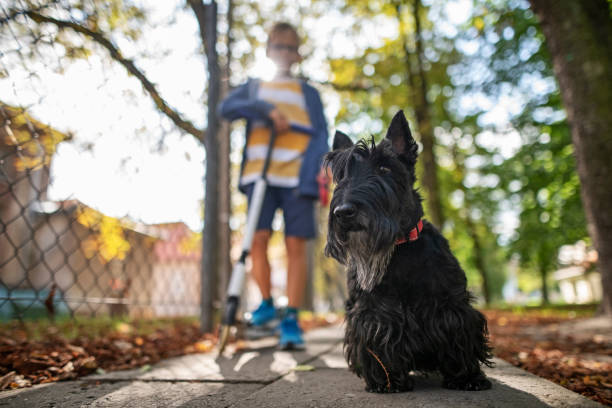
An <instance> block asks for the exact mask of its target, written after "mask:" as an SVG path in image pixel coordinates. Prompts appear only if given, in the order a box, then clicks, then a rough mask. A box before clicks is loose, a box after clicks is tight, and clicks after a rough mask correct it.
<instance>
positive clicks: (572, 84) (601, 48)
mask: <svg viewBox="0 0 612 408" xmlns="http://www.w3.org/2000/svg"><path fill="white" fill-rule="evenodd" d="M531 4H532V7H533V9H534V11H535V13H536V14H537V16H538V18H539V20H540V24H541V27H542V31H543V33H544V36H545V37H546V42H547V45H548V49H549V50H550V53H551V55H552V61H553V68H554V71H555V75H556V77H557V79H558V80H559V87H560V89H561V96H562V99H563V105H564V106H565V109H566V111H567V117H568V121H569V124H570V127H571V130H572V140H573V144H574V149H575V154H576V161H577V165H578V175H579V177H580V183H581V196H582V202H583V205H584V210H585V215H586V218H587V220H588V224H589V225H588V227H589V234H590V235H591V238H592V239H593V244H594V245H595V249H597V252H598V254H599V262H598V263H599V265H598V266H599V271H600V273H601V277H602V286H603V299H602V303H601V307H600V311H601V312H603V313H605V314H608V315H612V205H611V203H612V188H611V184H610V183H611V182H612V159H611V158H612V114H611V112H612V75H611V73H612V46H611V43H612V19H611V18H610V5H609V2H608V1H606V0H588V1H555V0H531ZM570 17H571V18H570Z"/></svg>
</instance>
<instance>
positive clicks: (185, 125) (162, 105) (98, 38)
mask: <svg viewBox="0 0 612 408" xmlns="http://www.w3.org/2000/svg"><path fill="white" fill-rule="evenodd" d="M24 14H25V15H26V16H28V17H30V18H31V19H32V20H34V21H36V22H37V23H39V24H40V23H49V24H53V25H55V26H56V27H58V28H59V29H66V28H69V29H72V30H74V31H76V32H78V33H80V34H83V35H85V36H87V37H89V38H91V39H92V40H94V41H95V42H96V43H98V44H100V45H101V46H103V47H104V48H106V49H107V50H108V52H109V53H110V55H111V57H112V58H113V59H114V60H115V61H117V62H118V63H120V64H121V65H123V67H124V68H125V69H127V71H128V72H129V73H130V74H132V75H134V76H135V77H136V78H137V79H138V80H139V81H140V83H141V84H142V86H143V87H144V89H145V90H146V91H147V92H148V93H149V95H150V96H151V98H152V99H153V102H154V103H155V106H157V109H159V110H160V111H161V112H163V113H164V114H165V115H166V116H167V117H168V118H170V120H171V121H172V122H174V124H175V125H176V126H178V127H179V128H181V129H183V130H184V131H185V132H187V133H189V134H190V135H192V136H194V137H195V138H196V139H198V140H199V141H203V140H204V130H202V129H198V128H196V127H195V126H194V125H193V123H191V122H190V121H188V120H185V119H183V118H182V117H181V115H180V114H179V113H178V112H177V111H175V110H174V109H172V108H171V107H170V106H168V104H167V103H166V101H165V100H164V99H163V98H162V97H161V96H160V95H159V92H157V89H155V85H154V84H153V83H152V82H151V81H149V79H148V78H147V77H146V76H145V75H144V74H143V73H142V72H141V71H140V70H139V69H138V68H137V67H136V65H134V63H133V62H132V61H131V60H129V59H127V58H125V57H124V56H123V55H122V54H121V51H119V49H118V48H117V47H115V45H114V44H113V43H112V42H111V41H110V40H108V39H107V38H106V37H104V35H102V34H100V33H97V32H95V31H92V30H90V29H88V28H87V27H83V26H82V25H80V24H77V23H74V22H71V21H64V20H58V19H55V18H53V17H48V16H44V15H42V14H40V13H37V12H36V11H32V10H29V11H26V12H24Z"/></svg>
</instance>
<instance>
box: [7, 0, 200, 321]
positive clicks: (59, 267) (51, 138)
mask: <svg viewBox="0 0 612 408" xmlns="http://www.w3.org/2000/svg"><path fill="white" fill-rule="evenodd" d="M86 3H87V2H86ZM37 4H38V7H37ZM62 4H63V3H62V2H58V1H49V2H46V3H44V4H42V3H36V2H34V3H32V2H29V1H25V0H24V1H21V0H16V1H10V2H5V3H3V4H0V320H9V319H24V318H33V317H41V316H45V317H55V316H61V315H68V316H73V315H87V316H97V315H109V314H110V315H129V316H132V317H168V316H186V315H198V314H199V311H200V305H199V300H200V258H201V249H200V248H201V238H200V235H199V234H197V233H196V232H194V231H193V230H192V229H190V228H189V227H188V226H187V223H186V222H184V221H178V222H172V223H163V224H159V223H144V222H140V221H136V220H137V219H139V218H138V216H136V217H130V216H124V217H116V216H109V215H107V214H105V213H104V212H103V211H102V210H100V209H99V208H95V207H96V206H95V205H93V206H92V205H86V204H84V203H83V202H81V201H80V200H79V197H80V195H79V192H78V191H76V188H75V191H69V190H67V189H66V185H69V184H70V183H67V182H65V180H62V177H64V176H61V175H60V176H58V175H57V174H56V172H54V171H53V169H54V163H55V162H56V161H57V159H58V150H59V149H61V146H62V145H65V144H71V145H72V146H73V148H72V151H74V152H76V153H75V154H77V155H78V154H81V155H82V154H83V152H84V151H85V150H87V145H90V147H89V150H90V151H89V153H90V154H91V155H92V158H94V157H93V156H94V155H93V153H91V150H92V149H91V146H93V145H95V144H96V143H98V142H101V141H105V140H108V138H109V137H110V136H113V134H114V133H118V132H116V129H117V128H120V127H121V126H122V125H123V124H124V123H122V122H125V116H124V117H121V116H120V113H121V112H119V113H118V110H116V109H115V110H109V111H107V112H104V111H102V110H101V111H100V112H96V113H97V116H98V117H103V118H104V120H105V122H107V123H109V124H110V125H113V124H114V126H115V128H114V129H113V128H112V127H109V128H107V129H110V130H106V129H105V130H97V131H98V134H97V135H96V136H95V137H87V136H84V135H83V134H79V133H78V132H80V131H81V130H82V129H83V125H82V123H83V119H82V118H79V116H82V111H83V110H82V109H81V110H79V109H78V105H79V104H80V103H81V104H82V102H81V101H82V100H84V99H80V98H85V97H86V92H88V91H86V90H85V89H84V88H85V86H84V85H83V84H87V85H88V86H89V85H90V84H94V83H96V84H94V85H91V88H92V89H93V91H91V94H90V97H89V100H92V99H96V98H98V97H100V98H102V95H103V94H117V93H122V95H120V97H122V98H123V99H124V101H123V104H124V105H127V103H126V102H125V99H127V100H128V103H129V99H130V98H132V99H134V98H136V96H137V94H135V92H134V91H133V90H130V89H126V86H125V84H126V83H127V84H128V85H130V83H129V82H126V81H125V80H121V79H116V77H117V75H116V73H115V71H114V70H113V69H112V67H110V65H109V63H108V61H106V62H105V61H100V60H97V59H96V58H95V57H94V58H92V59H91V60H90V59H89V58H87V57H85V58H84V56H85V55H86V54H87V53H88V52H89V53H91V52H94V51H96V48H95V47H96V46H95V44H88V43H84V42H83V39H82V38H79V36H78V35H75V34H74V33H70V32H60V31H58V30H57V29H53V28H45V27H41V26H40V25H38V24H36V23H35V22H34V21H33V20H31V19H29V18H28V17H27V16H26V15H25V13H24V12H22V11H20V10H26V9H34V10H39V11H40V10H44V11H46V12H49V13H51V14H52V15H56V16H60V17H61V18H65V19H67V20H71V19H72V18H73V16H71V15H70V13H69V12H67V11H66V10H67V9H68V8H64V7H63V6H62ZM70 4H72V3H70ZM83 7H84V9H85V7H89V8H91V9H92V13H104V12H105V10H102V9H99V8H98V7H106V6H103V3H95V2H91V3H90V4H89V3H88V4H87V5H83ZM75 44H76V45H75ZM79 50H80V52H82V53H83V55H78V52H79ZM98 51H100V50H98ZM100 54H101V55H103V52H100ZM79 66H80V70H76V69H73V68H74V67H79ZM109 67H110V68H109ZM77 74H78V75H81V76H82V77H80V78H77V77H75V75H77ZM71 76H72V78H74V79H73V80H72V83H71ZM121 81H123V82H121ZM117 83H120V84H117ZM130 86H131V88H132V89H136V90H138V86H139V85H138V84H133V83H132V84H131V85H130ZM122 88H123V89H122ZM118 90H119V91H118ZM141 99H142V97H141ZM116 100H118V99H116ZM114 103H115V102H114V101H111V102H110V104H111V105H112V104H114ZM152 106H153V105H152V104H151V107H148V112H144V111H142V115H141V116H143V117H145V116H146V117H147V119H148V120H149V121H150V118H151V111H152V112H153V117H154V118H155V115H157V118H158V120H159V122H160V124H161V122H162V118H161V115H159V113H156V112H155V110H154V108H152ZM50 112H52V113H50ZM41 113H42V114H41ZM147 115H148V116H147ZM41 116H42V117H44V119H43V118H42V117H41ZM132 116H137V115H132ZM91 117H94V116H93V115H92V116H91ZM48 122H51V123H54V124H55V123H60V124H61V125H60V127H61V128H62V129H65V128H68V129H75V134H70V133H68V132H66V131H63V130H62V131H60V130H58V129H56V128H54V127H53V126H51V125H50V124H49V123H48ZM156 127H157V128H159V129H162V130H161V131H158V132H163V129H164V128H165V129H166V131H167V129H171V125H168V124H165V125H163V124H162V125H160V126H156ZM145 132H147V130H146V129H145V130H143V131H142V133H145ZM124 133H127V132H124ZM134 133H136V132H134ZM164 136H165V135H164V134H162V135H161V136H159V133H158V134H153V136H150V137H149V139H148V140H147V141H146V143H149V144H152V145H155V143H156V141H161V142H160V143H161V144H163V141H164ZM96 137H97V139H96ZM143 144H144V143H143ZM83 146H85V147H83ZM166 148H167V146H166ZM121 154H124V155H125V156H126V157H127V158H125V159H124V161H127V160H129V159H132V160H136V159H138V158H134V157H133V155H132V157H130V156H129V155H130V153H129V152H128V153H125V152H121V151H120V149H117V152H116V154H115V157H119V156H121ZM61 159H62V160H60V161H63V163H64V164H66V162H67V161H69V158H67V157H63V158H61ZM118 161H119V160H118ZM197 165H199V166H200V167H201V165H202V163H201V161H200V162H199V163H197ZM64 167H67V166H66V165H64ZM68 167H70V166H68ZM92 167H93V166H92ZM91 170H92V169H91V168H87V167H86V166H82V165H81V166H77V165H72V170H70V171H71V172H72V173H80V176H82V177H81V178H82V179H85V178H86V177H88V175H87V173H88V172H89V171H91ZM128 171H129V170H128ZM62 174H64V175H65V174H66V172H65V171H64V173H62ZM58 177H59V180H58ZM58 181H59V182H60V184H63V185H64V189H63V192H62V193H60V194H51V193H50V192H52V190H53V188H54V184H55V183H57V182H58ZM62 182H63V183H62ZM91 183H95V181H94V180H93V179H92V181H91ZM156 187H157V186H155V185H152V186H151V189H155V188H156ZM200 189H201V185H199V186H198V190H200ZM56 190H57V189H56ZM162 194H163V192H162ZM58 197H60V198H58ZM113 200H115V201H120V200H124V197H121V195H120V192H119V191H117V192H112V193H110V194H109V198H108V200H107V201H110V202H112V201H113ZM194 201H195V200H194ZM90 202H91V200H90ZM127 205H128V206H129V203H128V204H127ZM197 206H198V204H197V203H194V207H197ZM125 208H128V210H127V214H130V212H131V210H129V208H130V207H125Z"/></svg>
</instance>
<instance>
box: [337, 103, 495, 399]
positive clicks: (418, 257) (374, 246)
mask: <svg viewBox="0 0 612 408" xmlns="http://www.w3.org/2000/svg"><path fill="white" fill-rule="evenodd" d="M417 150H418V147H417V144H416V142H415V141H414V139H413V137H412V134H411V133H410V128H409V127H408V122H407V121H406V118H405V117H404V113H403V112H402V111H399V112H398V113H397V114H396V115H395V117H394V118H393V120H392V121H391V125H390V126H389V129H388V130H387V135H386V138H385V139H384V140H383V141H382V142H380V143H379V144H378V145H375V144H374V141H373V140H372V142H371V145H370V146H368V143H366V142H365V141H363V140H362V141H360V142H358V143H357V144H355V145H354V144H353V143H352V142H351V140H350V139H349V138H348V136H346V135H344V134H343V133H340V132H336V135H335V138H334V144H333V151H332V152H330V153H328V154H327V156H326V157H325V165H326V166H329V168H331V171H332V173H333V179H334V182H335V183H336V188H335V190H334V194H333V198H332V201H331V212H330V217H329V231H328V236H327V246H326V247H325V253H326V255H327V256H332V257H333V258H335V259H336V260H337V261H339V262H340V263H342V264H344V265H346V266H347V274H348V276H347V281H348V291H349V299H348V300H347V302H346V333H345V336H344V353H345V356H346V359H347V361H348V364H349V368H350V369H351V371H353V372H355V373H356V374H357V375H358V376H359V377H362V378H363V379H364V380H365V383H366V390H367V391H372V392H401V391H410V390H412V388H413V385H414V383H413V379H412V378H411V372H413V371H418V372H431V371H438V372H440V373H441V374H442V376H443V378H444V380H443V386H444V387H446V388H451V389H459V390H473V391H476V390H485V389H488V388H490V387H491V383H490V382H489V380H487V378H486V377H485V375H484V374H483V372H482V370H481V368H480V367H481V363H482V364H486V365H488V366H490V365H491V362H490V358H491V348H490V347H489V345H488V334H487V322H486V320H485V318H484V316H483V315H482V314H481V313H480V312H478V311H477V310H475V309H474V308H473V307H472V306H471V305H470V302H471V300H472V296H471V294H470V293H469V292H468V291H467V288H466V278H465V273H464V272H463V270H462V269H461V266H459V263H458V261H457V259H456V258H455V257H454V256H453V254H452V253H451V251H450V248H449V246H448V242H447V241H446V239H444V237H443V236H442V235H441V234H440V233H439V232H438V231H437V230H436V228H435V227H434V226H433V225H431V224H430V223H429V222H427V221H423V220H421V218H422V216H423V207H422V205H421V197H420V196H419V194H418V192H417V191H416V190H415V189H414V182H415V170H414V166H415V163H416V160H417Z"/></svg>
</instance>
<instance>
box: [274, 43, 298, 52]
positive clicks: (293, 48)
mask: <svg viewBox="0 0 612 408" xmlns="http://www.w3.org/2000/svg"><path fill="white" fill-rule="evenodd" d="M270 48H272V49H273V50H275V51H282V50H287V51H289V52H297V50H298V47H297V45H286V44H270Z"/></svg>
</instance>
